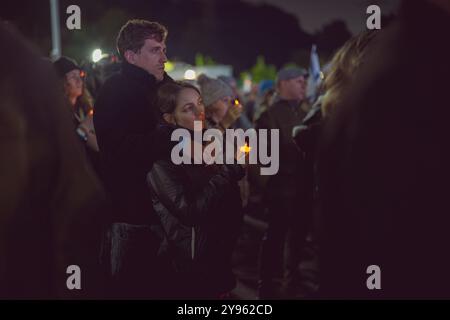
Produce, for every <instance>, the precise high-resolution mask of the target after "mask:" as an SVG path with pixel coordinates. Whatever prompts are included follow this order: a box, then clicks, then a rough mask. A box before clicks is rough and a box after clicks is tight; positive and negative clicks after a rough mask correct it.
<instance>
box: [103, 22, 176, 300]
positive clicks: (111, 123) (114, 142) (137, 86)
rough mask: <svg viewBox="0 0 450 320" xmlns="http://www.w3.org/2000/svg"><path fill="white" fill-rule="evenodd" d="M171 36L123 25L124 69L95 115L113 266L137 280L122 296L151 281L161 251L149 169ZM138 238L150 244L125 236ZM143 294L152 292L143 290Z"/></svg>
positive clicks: (149, 25)
mask: <svg viewBox="0 0 450 320" xmlns="http://www.w3.org/2000/svg"><path fill="white" fill-rule="evenodd" d="M166 36H167V29H166V28H165V27H164V26H162V25H161V24H159V23H157V22H149V21H145V20H130V21H128V22H127V23H126V24H125V25H124V26H123V27H122V28H121V30H120V32H119V35H118V38H117V49H118V51H119V54H120V56H121V58H122V60H123V64H122V70H121V72H120V73H119V74H116V75H114V76H113V77H111V78H110V79H108V80H107V81H106V82H105V84H104V85H103V87H102V89H101V91H100V94H99V96H98V99H97V104H96V112H95V115H94V124H95V129H96V133H97V139H98V144H99V148H100V157H101V169H102V170H101V171H102V179H103V181H104V184H105V187H106V189H107V191H108V192H109V195H110V196H111V199H112V203H113V207H114V210H113V212H112V216H111V219H112V221H111V222H112V223H113V227H112V229H111V230H112V241H111V245H112V250H111V254H112V256H111V261H112V265H111V267H112V270H111V271H112V274H113V276H120V277H122V275H124V274H128V275H132V276H133V277H135V278H134V280H135V281H133V280H130V279H129V278H126V280H125V279H122V280H123V283H127V286H128V289H130V290H132V293H130V292H127V291H125V290H127V289H123V290H121V292H120V294H121V296H123V295H127V296H129V295H128V293H130V294H133V295H135V293H136V292H137V291H136V290H139V289H137V287H136V286H138V285H139V284H143V283H145V282H144V281H142V276H143V273H146V274H149V273H152V272H154V271H151V270H152V269H151V268H155V261H154V255H153V256H152V254H153V253H154V254H155V255H156V251H155V252H152V250H153V249H154V250H157V249H156V248H157V247H158V246H157V242H158V240H157V239H155V238H154V234H153V233H152V232H150V226H152V225H155V224H156V219H155V215H154V212H153V208H152V203H151V199H150V196H149V190H148V187H147V185H146V174H147V173H148V172H149V171H150V169H151V168H152V164H153V162H154V155H155V154H156V150H155V149H156V148H157V146H159V145H161V144H160V143H159V141H160V140H162V139H161V137H159V136H157V135H156V133H155V128H156V125H157V123H158V111H157V110H158V108H157V107H156V105H155V101H156V93H157V90H158V87H159V86H160V85H161V84H162V83H164V82H167V81H172V79H171V78H170V77H168V76H167V75H166V74H165V72H164V63H165V62H166V61H167V57H166V45H165V39H166ZM163 140H164V141H170V139H167V138H166V139H163ZM136 237H139V239H140V241H139V243H144V242H145V243H147V246H146V247H142V249H139V250H138V248H137V247H133V249H132V250H130V249H129V244H130V243H128V244H125V243H124V242H123V241H125V240H124V239H127V241H130V242H132V241H134V240H136V239H135V238H136ZM133 239H134V240H133ZM143 239H145V240H144V241H141V240H143ZM153 244H154V245H153ZM124 248H126V250H125V249H124ZM152 248H153V249H152ZM124 250H125V251H124ZM147 260H148V261H147ZM149 268H150V269H149ZM145 287H146V285H144V284H143V288H142V289H143V290H146V289H145ZM152 287H155V286H152ZM155 288H156V287H155ZM154 293H155V295H156V296H157V295H158V293H157V292H154ZM139 294H142V295H144V296H146V297H148V296H149V295H148V293H143V291H142V292H139Z"/></svg>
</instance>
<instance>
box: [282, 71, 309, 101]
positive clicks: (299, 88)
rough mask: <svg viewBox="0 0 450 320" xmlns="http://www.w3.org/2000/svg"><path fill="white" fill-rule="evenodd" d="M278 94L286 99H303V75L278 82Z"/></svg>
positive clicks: (304, 91) (304, 84)
mask: <svg viewBox="0 0 450 320" xmlns="http://www.w3.org/2000/svg"><path fill="white" fill-rule="evenodd" d="M280 95H281V97H282V98H284V99H287V100H298V101H301V100H303V99H305V95H306V79H305V77H304V76H300V77H297V78H293V79H289V80H282V81H281V83H280Z"/></svg>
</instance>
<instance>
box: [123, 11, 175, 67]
mask: <svg viewBox="0 0 450 320" xmlns="http://www.w3.org/2000/svg"><path fill="white" fill-rule="evenodd" d="M166 37H167V28H166V27H165V26H163V25H162V24H160V23H158V22H152V21H147V20H140V19H134V20H129V21H128V22H127V23H126V24H125V25H123V26H122V28H121V29H120V31H119V35H118V36H117V51H119V55H120V57H121V58H122V59H125V51H127V50H131V51H133V52H135V53H138V52H139V50H140V49H141V48H142V47H143V46H144V43H145V40H147V39H154V40H156V41H158V42H162V41H165V40H166Z"/></svg>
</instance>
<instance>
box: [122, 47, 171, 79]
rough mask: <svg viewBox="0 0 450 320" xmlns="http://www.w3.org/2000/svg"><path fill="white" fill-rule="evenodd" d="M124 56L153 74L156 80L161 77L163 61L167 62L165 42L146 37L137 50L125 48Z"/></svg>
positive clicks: (162, 74)
mask: <svg viewBox="0 0 450 320" xmlns="http://www.w3.org/2000/svg"><path fill="white" fill-rule="evenodd" d="M125 58H126V59H127V61H128V62H129V63H131V64H134V65H135V66H138V67H140V68H142V69H144V70H145V71H147V72H148V73H150V74H152V75H154V76H155V78H156V80H158V81H161V80H162V79H163V77H164V63H166V62H167V56H166V44H165V43H164V42H158V41H156V40H154V39H147V40H145V42H144V45H143V46H142V48H141V49H140V50H139V52H137V53H135V52H132V51H131V50H127V51H126V52H125Z"/></svg>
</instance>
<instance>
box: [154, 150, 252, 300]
mask: <svg viewBox="0 0 450 320" xmlns="http://www.w3.org/2000/svg"><path fill="white" fill-rule="evenodd" d="M243 176H244V170H243V169H242V167H241V166H240V165H222V166H219V165H217V166H216V165H211V166H204V165H193V164H192V165H184V164H182V165H175V164H173V163H172V162H171V161H170V159H168V160H159V161H156V162H155V163H154V165H153V168H152V170H151V171H150V172H149V174H148V176H147V182H148V184H149V186H150V190H151V194H152V201H153V208H154V210H155V212H156V213H157V215H158V216H159V218H160V220H161V223H162V226H163V229H164V230H165V232H166V235H167V239H168V243H169V252H170V254H171V256H172V257H173V259H174V264H175V266H176V270H175V272H174V274H176V275H174V276H176V277H178V283H177V284H176V289H175V288H174V290H177V291H178V293H179V295H180V296H182V297H199V298H205V297H214V296H215V297H218V294H220V293H223V292H226V291H229V290H231V289H232V288H233V287H234V285H235V280H234V277H233V275H232V273H231V254H232V250H233V247H234V244H235V241H236V238H237V236H238V234H239V231H240V223H241V220H242V206H241V199H240V193H239V188H238V185H237V182H238V181H239V180H240V179H241V178H242V177H243Z"/></svg>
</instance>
